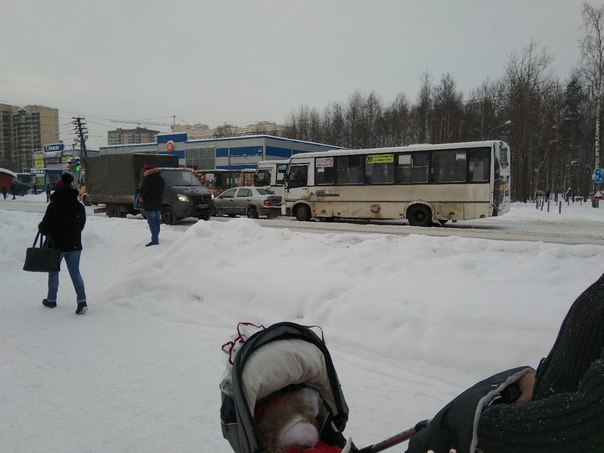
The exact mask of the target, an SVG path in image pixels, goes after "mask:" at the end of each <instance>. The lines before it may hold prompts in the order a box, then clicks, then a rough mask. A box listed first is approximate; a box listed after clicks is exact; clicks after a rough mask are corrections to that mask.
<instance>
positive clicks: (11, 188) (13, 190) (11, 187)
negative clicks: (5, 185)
mask: <svg viewBox="0 0 604 453" xmlns="http://www.w3.org/2000/svg"><path fill="white" fill-rule="evenodd" d="M15 190H16V184H15V181H13V183H12V184H11V185H10V191H11V193H12V194H13V200H14V199H15Z"/></svg>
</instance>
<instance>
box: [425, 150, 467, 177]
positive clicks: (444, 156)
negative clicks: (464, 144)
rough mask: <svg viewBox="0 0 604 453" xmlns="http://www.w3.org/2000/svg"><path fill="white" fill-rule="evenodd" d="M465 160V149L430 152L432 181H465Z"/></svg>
mask: <svg viewBox="0 0 604 453" xmlns="http://www.w3.org/2000/svg"><path fill="white" fill-rule="evenodd" d="M466 162H467V160H466V151H460V150H452V151H449V150H446V151H434V152H433V153H432V175H431V180H432V182H463V181H465V180H466Z"/></svg>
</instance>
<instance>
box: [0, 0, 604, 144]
mask: <svg viewBox="0 0 604 453" xmlns="http://www.w3.org/2000/svg"><path fill="white" fill-rule="evenodd" d="M590 3H591V4H592V5H594V6H598V7H599V6H601V5H602V4H603V3H604V0H591V2H590ZM582 5H583V2H582V1H580V0H505V1H504V0H500V1H495V0H372V1H369V0H367V1H360V0H297V1H289V0H256V1H254V0H230V1H221V0H215V1H210V0H171V1H159V0H146V1H143V0H127V1H125V0H103V1H89V0H76V1H74V0H48V1H32V0H29V1H23V0H1V1H0V42H2V59H3V62H2V64H1V65H0V103H9V104H13V105H27V104H41V105H46V106H49V107H55V108H58V109H59V115H60V119H59V123H60V132H61V139H63V140H64V141H65V142H66V143H68V144H70V143H71V142H72V141H73V137H74V134H73V132H72V131H73V128H72V126H71V125H70V124H69V123H70V121H71V117H72V116H76V115H80V116H83V117H85V118H86V120H87V123H88V129H89V133H90V137H89V141H88V147H89V148H98V147H99V146H104V145H106V143H107V133H106V132H107V130H109V129H113V128H116V127H125V128H126V127H136V125H135V124H127V123H114V122H111V119H129V120H146V121H154V122H163V123H171V122H172V121H173V116H176V122H177V123H185V122H186V123H189V124H193V123H205V124H208V125H209V126H210V127H215V126H218V125H221V124H223V123H225V122H228V123H231V124H235V125H239V126H243V125H246V124H250V123H253V122H256V121H261V120H268V121H274V122H277V123H283V122H284V121H285V120H286V118H287V117H288V116H289V114H290V113H291V112H292V111H294V110H296V109H297V108H298V107H300V106H301V105H308V106H309V107H315V108H317V109H318V110H319V111H321V112H322V111H323V109H324V108H325V107H326V106H327V105H328V104H329V103H331V102H334V101H341V102H346V101H347V99H348V98H349V96H350V95H351V94H352V93H353V92H354V91H355V90H360V91H361V92H363V93H365V94H369V93H370V92H371V91H374V92H375V93H376V94H378V95H379V96H380V97H381V98H382V100H383V101H384V103H385V104H386V105H387V104H389V103H390V102H392V101H393V100H394V98H395V97H396V95H398V94H401V93H402V94H405V95H406V96H407V97H408V98H409V99H410V100H415V99H416V96H417V93H418V90H419V86H420V83H421V82H420V78H421V75H422V74H423V73H424V72H426V71H427V72H428V73H429V74H430V75H431V78H432V81H433V82H434V83H438V82H439V81H440V78H441V77H442V75H443V74H445V73H449V74H451V75H452V76H453V78H454V80H455V81H456V83H457V85H458V88H459V89H460V90H461V91H462V93H463V94H464V95H465V96H467V95H468V94H469V92H470V90H471V89H473V88H477V87H478V86H479V85H480V84H481V83H482V82H483V81H485V80H487V79H490V80H497V79H499V78H500V77H501V76H502V75H503V72H504V69H505V65H506V62H507V61H508V59H509V57H510V55H512V54H513V53H518V54H519V53H521V52H522V49H523V48H525V47H526V46H527V45H528V44H529V43H530V42H531V40H535V41H536V42H538V43H539V44H540V46H541V48H545V49H547V51H548V52H549V53H550V54H551V55H552V56H553V63H552V65H551V68H550V69H551V71H552V72H553V74H555V75H556V76H557V77H558V78H559V79H560V80H562V81H563V80H565V79H566V78H567V77H568V75H569V74H570V71H571V69H572V68H573V67H575V66H576V65H577V63H578V61H579V56H580V52H579V43H580V40H581V39H582V36H583V30H582V17H581V11H582ZM142 125H143V126H144V124H142ZM149 127H151V128H155V129H159V130H162V131H168V130H169V129H168V128H166V127H158V126H151V125H150V126H149Z"/></svg>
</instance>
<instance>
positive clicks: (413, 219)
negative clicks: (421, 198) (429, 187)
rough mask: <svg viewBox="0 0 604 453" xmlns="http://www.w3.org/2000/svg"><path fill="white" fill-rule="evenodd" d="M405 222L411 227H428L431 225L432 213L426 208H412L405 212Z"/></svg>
mask: <svg viewBox="0 0 604 453" xmlns="http://www.w3.org/2000/svg"><path fill="white" fill-rule="evenodd" d="M407 220H408V221H409V225H411V226H421V227H427V226H430V225H431V224H432V211H431V210H430V208H429V207H427V206H422V205H417V206H412V207H410V208H409V211H408V212H407Z"/></svg>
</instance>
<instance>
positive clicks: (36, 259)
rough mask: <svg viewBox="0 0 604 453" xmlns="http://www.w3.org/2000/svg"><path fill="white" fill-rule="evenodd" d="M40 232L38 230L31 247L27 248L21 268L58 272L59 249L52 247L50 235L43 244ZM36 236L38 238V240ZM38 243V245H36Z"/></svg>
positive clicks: (33, 270) (59, 266)
mask: <svg viewBox="0 0 604 453" xmlns="http://www.w3.org/2000/svg"><path fill="white" fill-rule="evenodd" d="M43 237H44V236H42V234H40V232H38V234H36V238H35V239H34V244H33V246H32V247H29V248H28V249H27V252H26V254H25V264H24V265H23V270H24V271H28V272H58V271H59V270H60V268H61V249H58V248H55V247H53V244H52V237H51V236H49V237H48V241H47V244H46V246H44V245H43V243H44V241H43ZM38 238H39V239H40V240H39V242H38ZM36 243H38V246H36Z"/></svg>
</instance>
